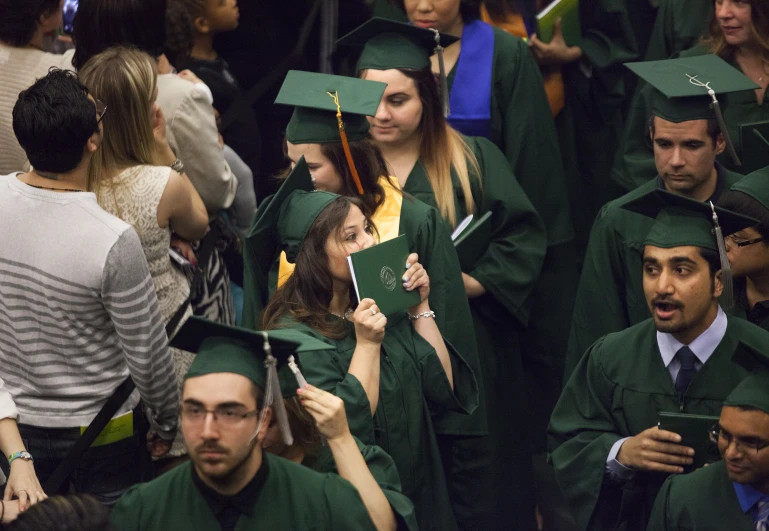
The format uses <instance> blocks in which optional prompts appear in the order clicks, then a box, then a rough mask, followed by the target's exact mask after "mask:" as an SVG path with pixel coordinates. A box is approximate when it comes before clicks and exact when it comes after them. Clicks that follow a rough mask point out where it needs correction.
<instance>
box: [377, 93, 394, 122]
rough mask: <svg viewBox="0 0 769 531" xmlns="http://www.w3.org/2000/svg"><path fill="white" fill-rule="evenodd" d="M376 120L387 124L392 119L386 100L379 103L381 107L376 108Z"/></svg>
mask: <svg viewBox="0 0 769 531" xmlns="http://www.w3.org/2000/svg"><path fill="white" fill-rule="evenodd" d="M374 118H375V119H376V120H377V121H378V122H387V121H389V120H390V118H392V116H391V115H390V110H389V109H388V108H387V102H385V99H384V98H382V101H380V102H379V107H377V108H376V114H375V115H374Z"/></svg>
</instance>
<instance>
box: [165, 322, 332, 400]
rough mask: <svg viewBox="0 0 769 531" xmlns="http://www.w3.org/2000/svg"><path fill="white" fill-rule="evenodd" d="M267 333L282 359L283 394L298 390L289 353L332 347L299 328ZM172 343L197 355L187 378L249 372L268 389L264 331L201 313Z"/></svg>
mask: <svg viewBox="0 0 769 531" xmlns="http://www.w3.org/2000/svg"><path fill="white" fill-rule="evenodd" d="M266 333H267V338H268V342H269V345H270V348H271V352H272V355H273V356H275V358H276V359H277V360H278V375H279V379H280V382H281V391H282V392H283V396H292V395H294V394H296V389H297V383H296V379H295V378H293V374H292V373H291V372H290V370H289V369H288V368H287V367H286V368H284V369H282V370H281V366H282V365H285V364H286V361H287V360H288V357H289V356H291V355H293V354H296V353H300V352H315V351H321V350H328V348H329V345H327V344H326V343H324V342H323V341H320V340H318V339H315V338H313V337H310V336H308V335H305V334H302V333H301V332H298V331H296V330H270V331H269V332H266ZM169 344H170V345H171V346H172V347H175V348H179V349H182V350H186V351H188V352H194V353H196V354H197V355H196V356H195V360H194V361H193V362H192V365H191V366H190V368H189V370H188V371H187V374H186V376H185V377H184V378H185V380H186V379H188V378H195V377H197V376H204V375H206V374H215V373H224V372H228V373H234V374H240V375H242V376H245V377H246V378H248V379H249V380H251V381H252V382H254V383H255V384H256V385H258V386H259V387H261V388H262V389H264V387H265V385H266V381H267V370H266V368H265V366H264V361H265V359H266V356H267V354H266V352H265V350H264V335H263V333H262V332H257V331H254V330H246V329H245V328H238V327H234V326H228V325H224V324H221V323H216V322H213V321H208V320H206V319H202V318H200V317H194V316H193V317H190V318H189V319H188V320H187V321H186V322H185V323H184V325H183V326H182V327H181V329H179V332H178V333H177V334H176V336H175V337H174V338H173V339H172V340H171V342H170V343H169Z"/></svg>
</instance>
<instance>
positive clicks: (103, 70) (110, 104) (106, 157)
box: [78, 46, 158, 196]
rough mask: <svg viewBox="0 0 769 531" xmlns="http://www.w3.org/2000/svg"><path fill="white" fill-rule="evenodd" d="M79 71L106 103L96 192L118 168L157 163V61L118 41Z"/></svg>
mask: <svg viewBox="0 0 769 531" xmlns="http://www.w3.org/2000/svg"><path fill="white" fill-rule="evenodd" d="M78 77H80V80H81V82H82V83H83V84H84V85H85V86H86V87H88V90H89V91H90V92H91V94H93V96H94V97H95V98H97V99H99V100H101V101H102V102H103V103H104V104H105V105H106V106H107V113H106V114H105V117H104V120H102V125H103V128H104V138H103V140H102V145H101V148H100V149H99V150H97V151H96V153H95V154H94V156H93V159H92V160H91V165H90V168H89V171H88V189H89V190H90V191H92V192H96V194H97V196H98V195H99V191H100V189H101V188H103V186H104V184H105V183H108V182H110V181H111V179H113V178H114V177H115V176H116V175H117V174H118V172H119V170H120V169H122V168H126V167H130V166H138V165H141V164H150V165H158V162H157V155H156V151H155V136H154V134H153V131H152V118H151V116H150V114H151V112H152V103H151V101H150V100H152V98H153V96H154V95H155V90H156V89H157V66H156V64H155V61H154V60H153V59H152V58H151V57H150V56H149V55H147V54H146V53H144V52H142V51H139V50H136V49H133V48H125V47H122V46H117V47H114V48H110V49H108V50H106V51H104V52H102V53H100V54H98V55H95V56H93V57H91V58H90V59H89V60H88V62H87V63H86V64H85V65H83V68H82V69H81V70H80V71H79V72H78Z"/></svg>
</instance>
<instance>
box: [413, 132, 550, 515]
mask: <svg viewBox="0 0 769 531" xmlns="http://www.w3.org/2000/svg"><path fill="white" fill-rule="evenodd" d="M465 140H466V141H467V142H468V144H469V145H470V146H471V147H472V149H473V152H474V153H475V155H476V158H477V159H478V163H479V165H480V169H481V175H482V183H481V185H480V186H479V184H478V182H477V180H473V181H472V192H473V199H474V201H475V204H476V206H477V212H478V214H479V215H481V214H483V213H485V212H488V211H491V212H492V213H493V214H492V220H491V241H490V242H489V247H488V250H487V251H486V254H485V255H484V256H483V257H481V259H480V260H479V261H478V263H477V264H476V265H475V267H474V268H473V269H472V270H470V271H465V272H466V273H467V274H468V275H470V276H471V277H473V278H475V279H476V280H477V281H478V282H480V283H481V285H483V287H484V288H486V291H487V293H486V294H484V295H483V296H481V297H478V298H475V299H472V300H471V301H470V308H471V310H472V314H473V324H474V326H475V333H476V338H477V340H478V352H479V353H481V354H482V356H481V373H482V379H483V385H484V390H485V394H486V407H487V415H488V418H489V430H490V433H491V441H490V443H491V444H492V451H493V452H494V455H497V456H498V457H497V458H496V462H495V464H494V467H495V471H496V474H495V476H496V479H497V482H496V485H495V487H494V490H493V491H492V492H493V493H494V494H493V495H492V494H491V493H489V492H485V493H482V494H480V493H479V494H477V495H470V497H473V496H474V498H475V500H476V501H475V503H476V504H482V503H489V501H493V500H496V504H495V505H496V508H491V509H490V510H491V511H493V512H494V513H495V514H497V515H498V516H497V518H496V519H494V518H492V520H494V521H496V522H497V525H499V524H502V525H508V524H509V522H510V521H513V522H516V523H517V522H521V521H522V519H525V521H528V518H529V516H530V515H531V514H533V510H532V511H529V508H530V507H533V501H532V498H531V458H530V453H529V450H528V442H527V441H526V440H525V439H526V438H525V437H522V436H521V432H520V430H519V429H518V427H516V426H514V423H511V422H500V419H504V418H507V417H508V416H509V414H510V412H511V411H517V412H521V411H526V406H524V398H523V386H524V380H523V378H522V372H521V352H520V336H521V334H522V332H523V330H524V329H525V327H526V325H527V323H528V322H529V315H530V314H529V304H530V295H531V293H532V288H533V286H534V284H535V282H536V279H537V276H538V274H539V268H540V267H541V265H542V259H543V257H544V254H545V250H546V245H547V242H546V238H545V231H544V229H543V226H542V222H541V221H540V218H539V216H538V215H537V213H536V212H535V211H534V208H533V206H532V204H531V203H530V202H529V200H528V198H527V196H526V194H525V193H524V192H523V190H522V189H521V187H520V186H519V185H518V183H517V181H516V179H515V177H514V175H513V174H512V173H511V171H510V166H509V164H508V163H507V161H506V160H505V158H504V156H503V155H502V153H501V152H500V151H499V149H497V148H496V146H494V145H493V144H492V143H491V142H490V141H489V140H487V139H485V138H476V137H466V138H465ZM404 189H405V190H406V191H408V192H409V193H411V194H413V195H414V196H416V197H417V198H419V199H421V200H422V201H424V202H425V203H428V204H431V205H436V202H435V196H434V195H433V191H432V187H431V186H430V181H429V178H428V177H427V173H426V172H425V169H424V166H423V165H422V163H421V161H417V163H416V165H415V166H414V169H413V170H412V171H411V173H410V175H409V177H408V179H407V180H406V184H405V186H404ZM454 195H455V198H456V201H455V208H456V211H457V219H462V218H463V217H464V216H465V215H466V214H467V213H466V211H465V206H464V204H465V203H464V194H463V192H462V188H461V186H460V185H459V181H458V179H457V178H456V177H455V179H454ZM511 441H518V444H511ZM457 451H458V452H459V451H460V450H457ZM477 451H478V448H477V447H475V448H474V446H473V445H472V444H471V445H469V446H468V448H467V449H465V450H464V456H465V457H464V459H465V460H466V461H467V460H468V458H472V455H473V452H477ZM458 481H459V482H461V480H460V479H458ZM472 487H473V486H472V485H467V484H466V482H465V484H464V485H461V486H457V487H456V488H462V489H464V490H465V491H467V490H468V489H470V488H472ZM505 514H507V516H506V517H505V516H504V515H505ZM488 516H492V517H493V514H487V517H488ZM490 525H491V524H490ZM479 527H480V526H479ZM522 527H525V526H522Z"/></svg>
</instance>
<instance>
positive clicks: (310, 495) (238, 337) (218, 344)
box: [111, 324, 375, 531]
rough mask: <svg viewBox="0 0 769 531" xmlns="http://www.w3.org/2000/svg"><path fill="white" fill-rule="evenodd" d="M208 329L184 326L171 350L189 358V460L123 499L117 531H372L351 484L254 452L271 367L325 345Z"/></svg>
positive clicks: (264, 423)
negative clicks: (192, 358)
mask: <svg viewBox="0 0 769 531" xmlns="http://www.w3.org/2000/svg"><path fill="white" fill-rule="evenodd" d="M210 328H211V327H207V326H204V324H199V325H198V326H195V327H194V328H193V327H187V328H186V329H185V330H183V331H180V332H179V333H178V334H177V335H176V337H174V340H173V343H172V344H173V346H175V347H178V348H180V349H183V350H186V351H189V352H195V353H197V356H196V358H195V361H194V362H193V363H192V365H191V366H190V369H189V371H188V372H187V375H186V377H185V382H184V387H183V390H182V406H181V420H182V434H183V435H184V441H185V443H186V445H187V448H188V449H189V456H190V461H189V462H187V463H184V464H183V465H180V466H179V467H177V468H175V469H173V470H171V471H170V472H167V473H166V474H164V475H162V476H160V477H159V478H157V479H155V480H154V481H151V482H149V483H145V484H143V485H138V486H136V487H134V488H132V489H130V490H128V491H127V492H126V493H125V494H124V495H123V497H122V498H121V499H120V500H119V501H118V504H117V505H116V506H115V508H114V509H113V511H112V514H111V520H112V525H113V526H114V527H115V529H117V530H120V531H128V530H132V531H133V530H139V529H164V530H166V531H173V530H179V531H181V530H189V529H195V530H199V531H208V530H212V531H213V530H222V531H231V530H234V529H318V530H321V529H324V530H326V529H327V530H337V529H341V530H350V531H352V530H369V529H371V530H373V529H375V527H374V524H373V522H372V521H371V518H370V517H369V515H368V512H367V511H366V507H365V506H364V504H363V502H362V501H361V498H360V496H359V495H358V492H357V491H356V490H355V488H354V487H353V486H352V485H351V484H350V483H348V482H347V481H345V480H344V479H342V478H340V477H339V476H338V475H336V474H320V473H317V472H315V471H313V470H310V469H309V468H307V467H304V466H301V465H299V464H296V463H293V462H291V461H288V460H286V459H283V458H280V457H277V456H274V455H272V454H268V453H265V452H263V451H262V441H263V440H264V436H265V434H266V432H267V428H268V426H269V424H270V419H271V417H272V410H273V408H272V407H270V405H271V404H274V405H275V406H277V407H276V408H275V409H280V406H278V404H282V395H281V392H280V385H279V384H278V383H277V382H278V378H279V376H278V374H277V371H276V367H277V364H278V360H280V362H281V363H285V362H286V360H287V359H288V358H289V356H290V355H292V354H294V353H295V352H297V351H300V352H307V351H314V350H324V349H327V348H328V345H326V344H325V343H322V342H320V341H317V340H315V339H313V338H311V337H307V336H305V335H303V334H301V333H299V332H295V331H292V330H279V331H270V332H269V335H268V333H259V332H257V333H255V332H252V331H247V330H242V329H237V328H232V327H226V328H227V333H226V334H223V333H218V334H216V335H210V334H209V333H208V332H207V331H208V330H209V329H210ZM221 328H223V325H220V327H219V329H221ZM262 334H263V335H262ZM273 355H274V357H273ZM283 372H285V371H283ZM271 373H272V374H271ZM270 378H272V379H273V382H274V383H273V385H270V384H269V383H268V384H267V385H266V386H265V387H266V389H262V388H261V387H260V385H263V382H266V381H268V379H270ZM276 397H277V402H275V399H276ZM282 413H283V415H281V414H277V418H278V423H279V424H282V428H283V429H286V430H287V437H289V438H290V430H289V429H288V426H287V425H285V411H283V412H282Z"/></svg>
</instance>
